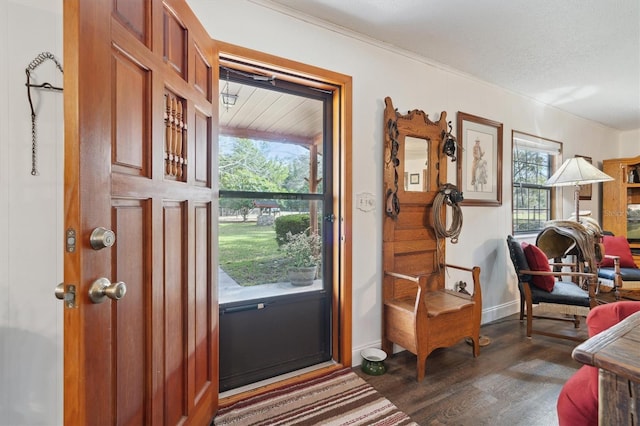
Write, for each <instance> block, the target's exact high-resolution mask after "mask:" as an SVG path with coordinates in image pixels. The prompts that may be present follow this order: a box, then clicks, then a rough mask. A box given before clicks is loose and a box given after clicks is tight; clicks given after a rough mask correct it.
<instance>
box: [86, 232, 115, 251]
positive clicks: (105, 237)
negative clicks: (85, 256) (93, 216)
mask: <svg viewBox="0 0 640 426" xmlns="http://www.w3.org/2000/svg"><path fill="white" fill-rule="evenodd" d="M115 242H116V233H115V232H113V231H112V230H110V229H107V228H103V227H98V228H96V229H94V230H93V232H91V236H90V237H89V243H90V244H91V247H93V249H94V250H100V249H103V248H107V247H111V246H112V245H113V244H115Z"/></svg>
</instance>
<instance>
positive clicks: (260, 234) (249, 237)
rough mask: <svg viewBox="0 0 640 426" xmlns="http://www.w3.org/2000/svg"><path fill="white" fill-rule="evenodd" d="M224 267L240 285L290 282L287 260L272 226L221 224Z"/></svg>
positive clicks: (221, 247)
mask: <svg viewBox="0 0 640 426" xmlns="http://www.w3.org/2000/svg"><path fill="white" fill-rule="evenodd" d="M219 230H220V233H219V235H218V241H219V244H220V267H221V268H222V270H224V271H225V272H226V273H227V274H229V276H230V277H231V278H233V279H234V280H235V281H236V282H237V283H238V284H240V285H243V286H253V285H259V284H266V283H276V282H285V281H288V278H286V268H285V267H284V258H283V256H282V253H281V252H280V250H279V249H278V243H276V233H275V231H274V229H273V227H272V226H256V223H255V222H229V223H220V226H219Z"/></svg>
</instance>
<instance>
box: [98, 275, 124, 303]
mask: <svg viewBox="0 0 640 426" xmlns="http://www.w3.org/2000/svg"><path fill="white" fill-rule="evenodd" d="M126 293H127V286H126V285H125V283H123V282H122V281H118V282H115V283H112V282H111V281H109V279H107V278H98V279H97V280H95V281H94V282H93V284H92V285H91V288H90V289H89V299H91V301H92V302H93V303H102V302H104V301H105V300H107V298H109V299H112V300H120V299H122V298H123V297H124V295H125V294H126Z"/></svg>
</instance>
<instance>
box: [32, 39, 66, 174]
mask: <svg viewBox="0 0 640 426" xmlns="http://www.w3.org/2000/svg"><path fill="white" fill-rule="evenodd" d="M46 60H51V61H53V62H54V63H55V64H56V68H58V70H59V71H60V72H61V73H63V74H64V71H63V70H62V65H61V64H60V62H59V61H58V60H57V59H56V57H55V56H54V55H53V53H50V52H42V53H40V54H39V55H38V56H36V57H35V58H34V59H33V60H32V61H31V62H30V63H29V65H28V66H27V68H26V69H25V70H24V71H25V73H26V74H27V82H26V83H25V86H27V99H28V100H29V107H30V108H31V175H33V176H37V175H38V168H37V136H36V135H37V133H36V110H35V108H34V106H33V99H32V98H31V88H34V89H41V90H51V91H54V92H62V90H63V89H62V87H57V86H54V85H53V84H51V83H48V82H44V83H41V84H33V83H31V72H33V71H34V70H35V69H36V68H38V67H39V66H40V65H41V64H42V63H43V62H45V61H46Z"/></svg>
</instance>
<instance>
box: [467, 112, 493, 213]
mask: <svg viewBox="0 0 640 426" xmlns="http://www.w3.org/2000/svg"><path fill="white" fill-rule="evenodd" d="M457 131H458V144H459V149H458V189H459V190H460V191H462V193H463V196H464V201H462V202H461V203H460V205H463V206H500V205H502V123H498V122H497V121H493V120H488V119H486V118H482V117H477V116H475V115H471V114H466V113H464V112H460V111H458V120H457Z"/></svg>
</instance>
